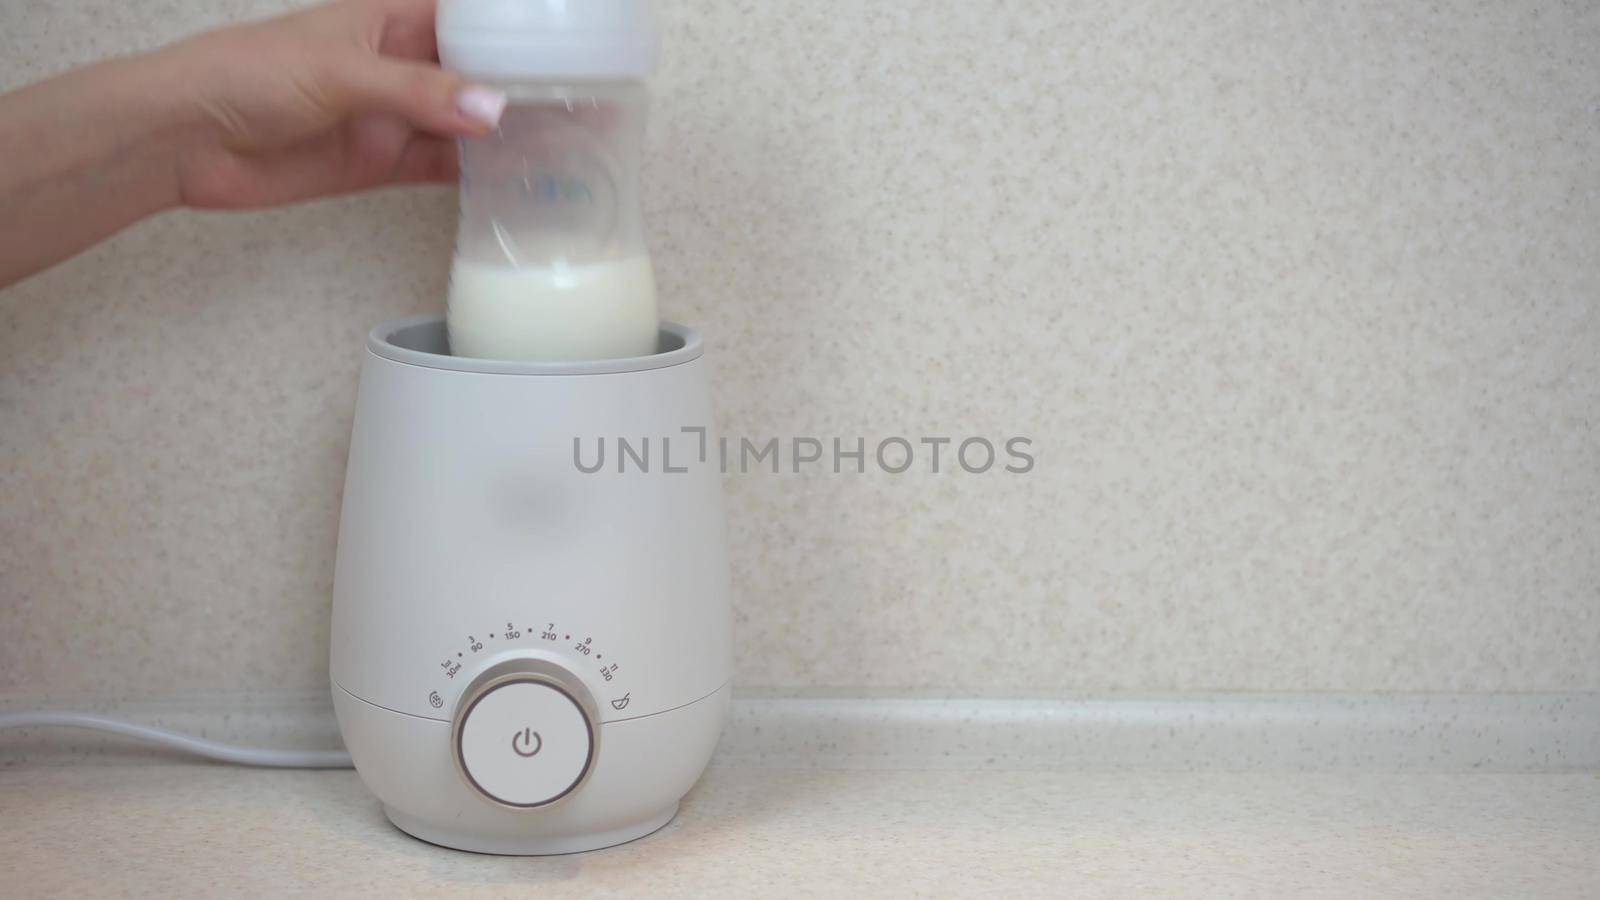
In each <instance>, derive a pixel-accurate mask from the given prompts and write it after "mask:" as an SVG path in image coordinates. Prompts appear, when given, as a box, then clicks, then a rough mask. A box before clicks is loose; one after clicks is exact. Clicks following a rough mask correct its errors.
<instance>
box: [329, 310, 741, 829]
mask: <svg viewBox="0 0 1600 900" xmlns="http://www.w3.org/2000/svg"><path fill="white" fill-rule="evenodd" d="M367 350H368V352H367V353H366V356H365V362H364V364H363V368H362V374H361V387H360V393H359V398H358V401H357V408H356V418H355V428H354V433H353V435H352V437H351V445H350V461H349V468H348V472H347V475H346V482H345V491H344V510H343V518H342V521H341V524H340V530H339V551H338V563H337V569H336V574H335V584H334V605H333V639H332V659H331V672H332V678H333V700H334V707H335V710H336V712H337V713H338V717H339V727H340V730H341V732H342V733H343V735H344V740H345V744H346V746H347V747H348V748H349V750H350V754H351V756H352V757H353V758H354V760H355V766H356V769H357V771H358V772H359V773H360V775H361V778H362V780H363V781H364V782H365V783H366V784H367V786H368V787H369V788H371V790H372V792H373V793H374V794H376V795H377V796H378V798H379V800H381V801H382V803H383V808H384V811H385V812H386V813H387V814H388V816H389V819H390V820H391V821H392V822H394V824H395V825H397V826H399V827H400V828H401V829H402V830H404V831H406V832H408V833H410V834H412V835H415V836H416V837H419V838H422V839H423V840H426V841H430V842H432V843H435V844H442V845H444V846H448V847H456V848H461V849H466V850H475V851H480V852H489V853H507V854H546V853H567V852H575V851H580V850H589V849H594V848H598V847H604V846H608V845H611V844H616V843H621V842H623V841H627V840H631V839H633V838H636V837H640V836H642V835H645V834H648V833H650V832H652V831H654V830H656V829H657V828H660V827H661V826H662V825H664V824H666V823H667V822H668V821H669V820H670V819H671V818H672V816H673V815H674V813H675V812H676V810H677V807H678V801H679V800H680V798H682V797H683V795H684V794H685V793H686V792H687V791H688V790H689V788H690V787H691V786H693V784H694V783H695V781H696V780H697V779H698V778H699V777H700V774H701V772H702V771H703V770H704V768H705V766H706V764H707V762H708V761H709V759H710V757H711V753H712V750H713V748H714V747H715V745H716V742H717V738H718V735H719V734H720V732H721V728H722V723H723V719H724V716H725V714H726V711H727V704H728V691H729V675H730V669H731V654H730V615H729V605H728V583H727V576H728V569H727V556H726V539H725V533H724V524H723V511H722V495H721V475H720V472H719V467H718V465H717V464H716V463H715V461H714V460H715V455H714V454H711V455H710V457H711V458H710V461H707V454H706V453H705V448H706V447H708V446H711V447H714V446H715V445H716V438H715V436H714V433H713V432H712V431H711V428H712V416H711V405H710V399H709V395H708V387H707V378H706V371H705V362H704V361H703V360H702V359H701V353H702V347H701V342H700V339H699V337H698V336H697V335H696V334H695V333H694V332H693V331H691V330H689V329H686V328H683V327H681V326H677V325H671V324H665V325H663V327H662V330H661V334H660V348H659V352H658V353H656V354H655V355H653V356H645V357H638V358H631V359H623V360H614V361H609V362H588V363H519V362H497V361H487V360H477V359H465V358H458V357H453V356H450V355H448V344H447V335H446V331H445V324H444V322H443V321H442V320H441V319H440V318H438V317H421V318H413V319H406V320H402V321H399V322H395V323H391V324H389V325H384V326H380V327H379V328H377V329H374V330H373V332H372V333H371V335H370V336H369V338H368V342H367ZM700 428H705V429H707V431H705V432H699V431H697V430H696V429H700ZM619 438H620V439H622V442H626V444H627V447H626V449H625V450H624V448H623V447H622V446H621V442H619ZM602 454H603V456H602ZM600 459H603V460H604V464H603V465H601V466H600V467H599V468H598V470H596V471H592V472H590V471H586V470H589V469H594V468H595V465H596V463H597V462H598V461H599V460H600Z"/></svg>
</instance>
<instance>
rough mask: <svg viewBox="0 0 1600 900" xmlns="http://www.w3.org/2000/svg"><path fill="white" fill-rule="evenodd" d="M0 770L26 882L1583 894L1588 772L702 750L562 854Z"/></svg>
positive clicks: (7, 828) (82, 772) (544, 891)
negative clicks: (693, 770)
mask: <svg viewBox="0 0 1600 900" xmlns="http://www.w3.org/2000/svg"><path fill="white" fill-rule="evenodd" d="M119 758H120V757H119V756H117V755H113V756H112V757H107V758H103V759H101V760H84V759H81V758H80V759H77V760H75V761H72V762H70V763H68V762H63V763H59V764H58V763H50V762H42V763H41V762H38V761H27V760H23V761H12V762H8V763H6V764H5V765H4V767H3V768H0V798H3V801H0V805H3V807H4V814H3V815H0V871H4V872H6V873H8V876H7V877H8V878H9V879H13V880H12V881H11V887H12V888H20V889H21V890H22V891H23V893H25V894H26V895H28V896H66V895H78V896H104V895H106V894H109V893H124V892H125V893H131V894H136V895H165V896H182V895H188V896H243V895H262V894H266V895H285V894H293V893H315V894H317V895H346V896H402V895H417V896H427V897H441V896H457V895H496V894H504V895H512V894H519V895H523V896H539V897H569V896H570V897H579V896H582V897H595V896H610V895H616V896H654V897H663V896H664V897H676V896H682V897H697V898H698V897H714V896H726V897H770V896H792V895H824V894H841V895H850V894H854V895H858V896H886V895H894V896H904V895H908V894H943V895H963V896H972V895H985V894H987V895H997V896H1022V895H1059V894H1061V893H1062V892H1063V891H1070V892H1071V893H1072V894H1074V895H1130V894H1147V893H1152V892H1154V893H1160V894H1163V895H1171V894H1191V895H1208V896H1216V895H1219V894H1276V895H1283V894H1288V893H1294V894H1299V895H1305V894H1312V895H1327V896H1340V897H1346V896H1352V895H1384V896H1395V895H1401V894H1407V895H1431V896H1446V895H1448V896H1461V895H1468V896H1474V895H1498V896H1541V897H1556V896H1579V895H1585V894H1587V895H1591V896H1592V895H1594V894H1595V893H1596V892H1597V891H1600V775H1596V774H1591V773H1579V774H1572V773H1569V774H1461V773H1455V774H1421V773H1411V774H1383V775H1378V774H1362V773H1350V772H1344V773H1159V772H1098V773H1060V772H1055V773H1037V772H1033V773H1030V772H997V771H986V772H952V771H906V770H873V771H868V770H832V771H830V770H816V769H813V770H786V769H756V768H737V767H735V768H713V769H712V770H711V771H710V772H709V773H708V774H707V776H706V778H705V779H704V780H703V781H702V782H701V784H700V785H699V786H698V787H697V788H696V789H695V790H694V792H693V793H691V794H690V795H689V797H688V798H687V799H686V800H685V802H684V804H683V809H682V812H681V813H680V814H679V816H678V818H677V819H676V820H674V821H673V822H672V823H671V824H670V825H668V826H667V827H666V828H665V829H663V830H662V831H660V832H658V833H657V834H655V835H652V836H650V837H647V838H644V839H642V840H640V841H637V842H634V843H632V844H627V845H623V846H621V847H615V848H611V849H608V850H601V851H597V852H594V853H587V854H582V855H578V856H570V857H551V858H522V859H519V858H500V857H487V856H476V855H472V854H466V853H460V852H456V851H451V850H444V849H440V848H437V847H433V846H430V845H427V844H423V843H421V842H419V841H416V840H413V839H412V838H409V837H407V836H405V835H403V834H401V833H400V832H398V831H396V830H395V829H394V828H392V827H390V826H389V824H388V823H387V822H386V821H385V820H384V818H383V816H382V814H381V812H380V811H379V809H378V805H377V803H376V801H375V800H373V798H372V797H371V796H370V795H369V794H368V793H367V792H366V790H365V789H364V788H363V787H362V785H361V783H360V781H359V780H358V779H357V777H356V776H355V774H354V773H352V772H349V771H325V772H285V771H267V770H255V769H239V768H231V767H227V766H220V765H211V764H204V763H184V762H175V761H162V762H152V761H149V760H144V759H139V760H133V759H122V760H121V761H120V762H118V761H115V760H117V759H119Z"/></svg>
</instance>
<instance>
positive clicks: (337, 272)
mask: <svg viewBox="0 0 1600 900" xmlns="http://www.w3.org/2000/svg"><path fill="white" fill-rule="evenodd" d="M668 6H669V13H670V33H669V54H670V59H669V62H668V65H667V67H666V69H665V71H664V72H663V74H662V75H661V77H660V78H659V80H658V82H657V93H658V105H657V115H656V119H655V122H654V124H653V126H652V136H651V161H650V164H649V166H648V172H647V176H648V182H649V184H648V188H647V192H648V209H647V213H648V215H649V218H650V228H651V240H652V244H653V248H654V250H655V253H656V260H657V264H658V267H659V271H660V278H661V282H662V285H663V298H664V299H663V302H664V307H665V311H666V313H667V314H668V315H670V316H672V317H674V318H678V319H681V320H686V321H689V322H692V323H696V324H698V325H700V326H701V327H702V328H703V329H704V330H705V331H706V332H707V333H708V335H709V338H710V341H711V347H712V352H713V353H714V355H715V360H716V364H717V366H718V367H719V369H720V371H721V373H722V378H721V380H720V381H719V385H718V390H717V401H718V403H719V406H720V410H721V416H722V418H721V424H722V427H723V428H724V429H725V430H726V431H727V432H729V433H731V434H734V435H744V436H750V437H753V438H759V439H765V438H766V437H768V436H782V437H789V436H818V437H822V438H824V439H830V438H832V437H834V436H838V437H842V438H844V439H845V440H846V442H847V443H846V446H847V447H848V446H851V445H853V442H854V440H855V438H857V437H862V438H864V439H866V440H867V441H868V442H869V447H870V446H872V445H874V444H875V443H876V442H877V441H879V440H881V439H883V438H886V437H892V436H904V437H908V438H911V439H912V440H913V441H915V440H917V439H918V438H921V437H941V436H945V437H952V438H954V439H956V440H957V441H959V440H961V439H964V438H968V437H985V438H988V439H991V440H994V441H996V442H999V441H1003V440H1005V439H1008V438H1012V437H1017V436H1023V437H1028V438H1031V439H1032V441H1033V443H1032V445H1031V448H1032V452H1033V454H1034V456H1035V458H1036V464H1035V467H1034V468H1033V470H1032V471H1031V472H1028V473H1026V474H1022V475H1017V474H1010V473H1005V472H1002V471H998V470H996V471H991V472H989V473H986V474H982V475H972V474H968V473H966V472H964V471H962V470H961V469H960V468H959V467H958V466H952V465H951V464H950V460H949V457H948V456H947V457H946V459H945V460H944V464H943V466H942V471H941V472H940V474H937V475H935V474H933V473H931V472H930V471H928V468H929V465H928V460H927V458H926V457H925V456H921V457H919V458H918V459H917V463H916V465H914V466H913V468H912V469H911V470H910V471H908V472H907V473H905V474H902V475H889V474H886V473H884V472H882V471H880V470H877V468H876V466H875V464H874V465H873V466H872V468H871V469H870V470H869V471H868V472H867V473H866V474H841V475H835V474H833V473H832V471H831V468H826V467H819V468H813V469H812V470H810V471H807V472H805V473H802V474H800V475H795V474H792V473H787V472H786V473H784V474H778V475H773V474H771V473H767V474H762V475H756V474H747V475H732V476H730V477H729V479H728V482H727V489H728V497H729V507H730V517H731V531H732V534H733V540H734V544H733V558H734V584H735V588H736V593H737V600H736V604H737V632H736V633H737V639H738V649H737V663H738V679H739V681H740V682H741V683H742V684H744V685H746V686H770V687H802V686H822V687H829V688H844V689H857V688H876V689H882V690H895V689H904V688H932V689H939V690H947V691H952V692H955V693H990V692H1008V691H1019V690H1022V691H1028V692H1036V691H1046V692H1050V691H1054V692H1060V691H1106V690H1142V691H1166V690H1185V689H1283V690H1296V689H1340V690H1345V689H1351V690H1366V689H1385V690H1387V689H1395V690H1533V689H1600V665H1597V664H1596V660H1597V658H1600V6H1596V5H1595V4H1593V3H1573V4H1568V5H1564V6H1561V5H1535V4H1529V3H1499V2H1494V3H1476V4H1467V3H1452V4H1430V5H1419V4H1405V3H1401V4H1395V3H1391V2H1371V3H1360V4H1339V5H1333V4H1304V5H1301V4H1286V3H1280V2H1251V3H1241V2H1210V3H1198V4H1197V3H1183V2H1173V3H1149V2H1135V3H1127V2H1122V0H1116V2H1101V0H1093V2H1083V3H1060V2H1055V0H1011V2H1002V0H994V2H981V3H974V2H966V0H933V2H928V0H920V2H910V0H888V2H879V3H870V4H869V3H862V2H859V0H813V2H792V3H768V2H755V0H694V2H689V0H679V2H676V3H670V2H669V4H668ZM275 8H279V5H278V4H273V3H270V2H259V3H240V2H231V3H229V2H222V3H218V2H213V0H208V2H199V0H119V2H114V3H113V2H109V0H92V2H76V3H70V4H45V3H8V4H5V5H4V6H3V7H0V85H4V86H6V87H10V86H15V85H18V84H20V83H22V82H24V81H27V80H30V79H33V78H36V77H39V76H42V75H45V74H46V73H48V72H51V71H53V70H56V69H59V68H61V67H63V66H67V65H70V64H73V63H77V62H81V61H85V60H88V59H91V58H94V57H96V56H99V55H102V54H107V53H113V52H120V51H124V50H128V49H134V48H140V47H147V46H152V45H154V44H156V43H158V42H161V41H163V40H166V39H168V38H170V37H174V36H176V35H179V34H181V33H183V32H185V31H187V30H190V29H193V28H198V27H200V26H203V25H207V24H214V23H220V22H224V21H229V20H233V19H238V18H243V17H246V16H248V15H252V14H259V13H263V12H268V11H271V10H273V9H275ZM452 204H453V195H452V193H451V192H450V191H447V190H439V189H433V190H411V191H397V192H391V193H387V194H383V195H379V196H369V197H362V198H356V199H344V200H337V201H332V202H325V203H320V204H317V205H313V206H308V207H302V208H298V209H293V210H285V211H278V212H272V213H266V214H252V215H204V216H202V215H189V214H174V215H169V216H166V217H163V218H161V219H159V220H156V221H152V222H149V223H146V224H144V225H142V226H140V227H138V228H136V229H134V230H132V231H130V232H128V233H126V234H124V235H122V236H121V237H119V238H118V239H116V240H115V241H113V242H111V243H110V244H107V245H105V246H102V247H101V248H99V249H97V250H95V251H93V252H92V253H90V254H88V255H87V256H84V257H82V258H80V259H78V260H76V261H74V262H72V263H70V264H68V265H66V266H63V267H61V268H59V269H57V270H55V271H52V272H49V273H47V274H45V275H42V276H39V277H37V278H34V279H33V280H31V281H28V282H26V283H24V284H22V285H21V286H18V287H14V288H12V289H10V290H8V291H5V292H3V293H0V492H3V502H0V688H3V689H6V690H35V689H46V688H50V689H58V690H68V691H79V690H81V691H100V692H105V691H117V692H135V693H156V694H159V693H162V692H165V691H171V690H180V689H185V688H189V687H191V686H195V685H199V684H204V685H206V686H207V687H224V688H228V687H247V686H269V687H310V686H315V685H319V684H323V683H325V680H326V677H327V674H326V661H325V655H326V643H327V636H328V604H329V591H330V586H331V581H332V573H333V550H334V539H335V532H336V526H337V519H338V500H339V491H340V483H341V479H342V471H343V465H344V456H345V448H346V441H347V438H348V428H349V422H350V416H351V410H352V403H353V400H354V394H355V376H356V366H357V362H358V358H359V355H360V352H361V342H362V338H363V335H364V333H365V331H366V330H367V328H368V327H369V326H371V325H372V324H374V323H375V322H377V321H379V320H382V319H385V318H389V317H393V316H397V315H402V314H408V313H415V312H421V311H425V310H437V309H440V308H442V291H443V288H444V280H445V275H446V269H447V265H448V254H449V249H450V243H451V237H452V229H453V224H454V223H453V206H452ZM62 215H71V212H70V211H65V210H64V211H63V212H62ZM924 449H926V448H925V445H919V450H924ZM945 452H946V453H947V454H948V453H949V452H950V451H949V450H948V449H947V450H946V451H945Z"/></svg>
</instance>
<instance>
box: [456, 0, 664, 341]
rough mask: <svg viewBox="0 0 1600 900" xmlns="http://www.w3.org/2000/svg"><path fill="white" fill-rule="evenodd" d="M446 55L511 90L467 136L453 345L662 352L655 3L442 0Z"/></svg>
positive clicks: (471, 74) (468, 72) (464, 70)
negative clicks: (653, 147) (650, 240)
mask: <svg viewBox="0 0 1600 900" xmlns="http://www.w3.org/2000/svg"><path fill="white" fill-rule="evenodd" d="M437 33H438V41H439V58H440V61H441V62H442V63H443V65H444V66H445V68H448V69H451V70H454V71H456V72H458V73H460V74H462V75H464V76H466V77H467V78H469V79H471V80H473V81H474V82H477V83H481V84H488V85H493V86H495V87H497V88H500V89H501V90H504V91H505V92H506V94H507V98H508V103H507V106H506V109H505V112H504V114H503V115H502V117H501V119H500V125H499V128H498V129H497V130H496V131H494V132H493V133H491V134H489V135H488V136H486V137H483V138H474V139H467V140H463V141H462V142H461V216H460V224H459V227H458V231H457V234H456V247H455V260H454V263H453V265H452V268H451V274H450V296H449V316H448V323H449V333H450V350H451V352H452V353H453V354H455V355H456V356H469V357H478V358H484V359H501V360H532V361H571V360H598V359H617V358H624V357H632V356H647V355H649V354H651V353H654V352H655V350H656V336H657V329H658V316H657V313H656V287H655V272H654V269H653V268H652V266H651V263H650V255H649V251H648V250H647V249H646V247H645V241H644V226H643V222H642V217H641V213H640V207H639V163H640V155H641V152H642V146H643V143H644V126H645V117H646V114H647V112H648V107H649V96H648V94H647V93H646V91H645V87H644V84H643V79H644V78H645V77H647V76H648V75H649V74H650V73H651V72H652V71H653V70H654V68H655V64H656V60H657V58H658V55H659V44H660V35H659V29H658V26H657V22H656V17H655V10H654V8H653V5H652V3H651V2H650V0H441V2H440V4H439V10H438V23H437Z"/></svg>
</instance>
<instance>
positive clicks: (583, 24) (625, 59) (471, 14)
mask: <svg viewBox="0 0 1600 900" xmlns="http://www.w3.org/2000/svg"><path fill="white" fill-rule="evenodd" d="M436 30H437V32H438V38H439V61H440V62H441V63H442V64H443V65H444V67H445V68H447V69H450V70H452V71H455V72H459V73H460V74H462V75H465V76H466V77H468V78H473V79H479V80H484V81H511V82H517V81H633V80H637V79H642V78H645V77H646V76H648V75H650V73H651V72H654V71H655V68H656V62H657V60H658V59H659V58H660V55H661V28H660V25H659V23H658V20H657V18H656V10H655V3H654V2H653V0H441V2H440V3H439V13H438V22H437V29H436Z"/></svg>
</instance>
